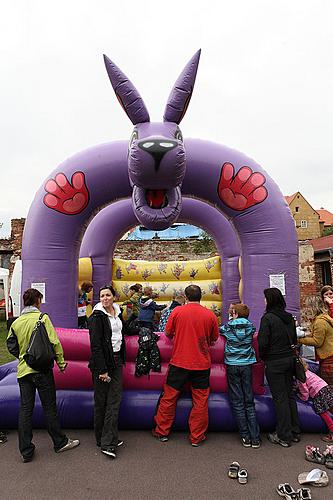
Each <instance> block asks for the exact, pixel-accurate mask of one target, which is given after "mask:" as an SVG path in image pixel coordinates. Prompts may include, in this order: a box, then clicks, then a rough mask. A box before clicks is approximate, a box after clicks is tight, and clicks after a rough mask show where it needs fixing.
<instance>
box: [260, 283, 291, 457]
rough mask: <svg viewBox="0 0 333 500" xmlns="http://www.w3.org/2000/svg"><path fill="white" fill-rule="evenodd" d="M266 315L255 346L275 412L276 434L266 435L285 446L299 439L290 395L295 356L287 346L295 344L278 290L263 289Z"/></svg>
mask: <svg viewBox="0 0 333 500" xmlns="http://www.w3.org/2000/svg"><path fill="white" fill-rule="evenodd" d="M264 295H265V302H266V312H265V314H264V315H263V317H262V318H261V322H260V328H259V334H258V344H259V354H260V358H261V359H262V360H263V361H264V363H265V368H266V378H267V381H268V384H269V387H270V390H271V393H272V397H273V401H274V406H275V412H276V431H275V432H273V433H271V434H268V436H267V437H268V439H269V441H271V442H272V443H274V444H279V445H281V446H283V447H289V446H290V443H291V442H292V441H294V442H298V441H299V440H300V426H299V419H298V413H297V406H296V400H295V396H294V392H293V376H294V367H295V357H294V352H293V349H292V348H291V344H296V343H297V336H296V326H295V321H294V318H293V316H292V315H291V314H290V313H288V312H286V311H285V308H286V302H285V300H284V298H283V295H282V293H281V292H280V290H279V289H278V288H266V290H264Z"/></svg>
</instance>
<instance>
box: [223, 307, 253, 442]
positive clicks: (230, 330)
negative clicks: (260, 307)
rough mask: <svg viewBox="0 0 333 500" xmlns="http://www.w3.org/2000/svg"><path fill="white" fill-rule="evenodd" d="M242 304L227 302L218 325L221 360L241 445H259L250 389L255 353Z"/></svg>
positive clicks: (251, 325)
mask: <svg viewBox="0 0 333 500" xmlns="http://www.w3.org/2000/svg"><path fill="white" fill-rule="evenodd" d="M249 313H250V311H249V308H248V306H247V305H245V304H231V306H230V309H229V321H228V323H226V324H225V325H223V326H221V327H220V333H221V335H223V337H225V339H226V345H225V351H224V362H225V364H226V368H227V379H228V388H229V399H230V404H231V407H232V411H233V414H234V416H235V419H236V423H237V426H238V429H239V433H240V436H241V442H242V444H243V446H245V447H247V448H248V447H251V446H252V448H259V447H260V430H259V425H258V422H257V417H256V410H255V405H254V396H253V390H252V365H253V364H254V363H255V362H256V355H255V352H254V349H253V346H252V339H253V335H254V333H255V331H256V329H255V327H254V325H253V324H252V323H251V321H249V320H248V319H247V318H248V316H249Z"/></svg>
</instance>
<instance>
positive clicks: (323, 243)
mask: <svg viewBox="0 0 333 500" xmlns="http://www.w3.org/2000/svg"><path fill="white" fill-rule="evenodd" d="M310 243H311V245H312V246H313V249H314V251H315V252H318V251H320V250H328V249H329V248H331V247H333V234H330V235H328V236H322V237H321V238H316V239H315V240H310Z"/></svg>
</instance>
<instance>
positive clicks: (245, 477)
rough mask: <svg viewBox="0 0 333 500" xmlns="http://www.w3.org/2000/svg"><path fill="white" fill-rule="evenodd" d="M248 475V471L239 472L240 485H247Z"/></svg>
mask: <svg viewBox="0 0 333 500" xmlns="http://www.w3.org/2000/svg"><path fill="white" fill-rule="evenodd" d="M248 477H249V476H248V473H247V470H246V469H240V470H239V471H238V482H239V484H246V483H247V480H248Z"/></svg>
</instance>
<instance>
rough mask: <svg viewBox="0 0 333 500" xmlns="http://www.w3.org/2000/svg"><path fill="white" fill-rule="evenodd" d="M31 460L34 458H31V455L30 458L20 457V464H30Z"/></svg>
mask: <svg viewBox="0 0 333 500" xmlns="http://www.w3.org/2000/svg"><path fill="white" fill-rule="evenodd" d="M33 458H34V456H33V455H31V457H24V456H23V455H22V462H23V463H24V464H27V463H28V462H32V460H33Z"/></svg>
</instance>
